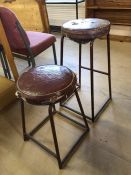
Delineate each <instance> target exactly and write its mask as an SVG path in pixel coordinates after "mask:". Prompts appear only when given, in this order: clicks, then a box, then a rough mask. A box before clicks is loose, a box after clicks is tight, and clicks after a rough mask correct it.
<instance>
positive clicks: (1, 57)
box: [0, 51, 8, 78]
mask: <svg viewBox="0 0 131 175" xmlns="http://www.w3.org/2000/svg"><path fill="white" fill-rule="evenodd" d="M0 60H1V64H2V68H3V71H4V74H5V76H6V78H8V74H7V71H6V66H5V63H4V60H3V55H2V52H1V51H0Z"/></svg>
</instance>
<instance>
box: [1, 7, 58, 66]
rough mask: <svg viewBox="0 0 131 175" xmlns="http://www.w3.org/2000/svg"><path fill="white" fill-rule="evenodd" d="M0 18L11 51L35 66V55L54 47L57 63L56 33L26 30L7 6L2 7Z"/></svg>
mask: <svg viewBox="0 0 131 175" xmlns="http://www.w3.org/2000/svg"><path fill="white" fill-rule="evenodd" d="M0 19H1V21H2V24H3V27H4V30H5V33H6V36H7V39H8V42H9V45H10V48H11V51H12V52H13V54H14V55H15V56H17V57H20V58H23V59H25V60H27V61H28V64H29V66H30V65H31V64H32V66H35V60H34V57H35V56H37V55H38V54H40V53H41V52H43V51H44V50H46V49H47V48H49V47H50V46H52V47H53V54H54V62H55V64H57V58H56V51H55V45H54V43H55V41H56V38H55V36H54V35H52V34H49V33H42V32H33V31H25V30H24V29H23V28H22V26H21V24H20V22H19V21H18V19H17V17H16V15H15V14H14V13H13V12H12V11H11V10H9V9H8V8H5V7H0Z"/></svg>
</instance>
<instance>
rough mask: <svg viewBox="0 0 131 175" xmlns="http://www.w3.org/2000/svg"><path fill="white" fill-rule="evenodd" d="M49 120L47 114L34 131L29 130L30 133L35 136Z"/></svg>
mask: <svg viewBox="0 0 131 175" xmlns="http://www.w3.org/2000/svg"><path fill="white" fill-rule="evenodd" d="M48 120H49V116H47V117H46V118H45V119H44V120H43V121H42V122H40V123H39V124H38V125H37V126H36V127H35V128H34V129H33V130H32V131H30V132H29V135H31V136H33V135H34V134H35V133H36V132H37V131H38V130H39V129H40V128H41V127H42V126H43V125H45V124H46V122H47V121H48Z"/></svg>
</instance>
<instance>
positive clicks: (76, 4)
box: [76, 0, 78, 19]
mask: <svg viewBox="0 0 131 175" xmlns="http://www.w3.org/2000/svg"><path fill="white" fill-rule="evenodd" d="M76 19H78V0H76Z"/></svg>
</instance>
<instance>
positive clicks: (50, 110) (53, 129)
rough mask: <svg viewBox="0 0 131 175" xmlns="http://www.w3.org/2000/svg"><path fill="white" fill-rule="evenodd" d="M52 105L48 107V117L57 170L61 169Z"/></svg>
mask: <svg viewBox="0 0 131 175" xmlns="http://www.w3.org/2000/svg"><path fill="white" fill-rule="evenodd" d="M53 106H54V105H52V104H50V105H49V116H50V124H51V129H52V134H53V139H54V145H55V150H56V155H57V161H58V165H59V168H60V169H61V168H62V164H61V158H60V152H59V146H58V141H57V136H56V129H55V124H54V119H53V112H52V109H53V108H54V107H53Z"/></svg>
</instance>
